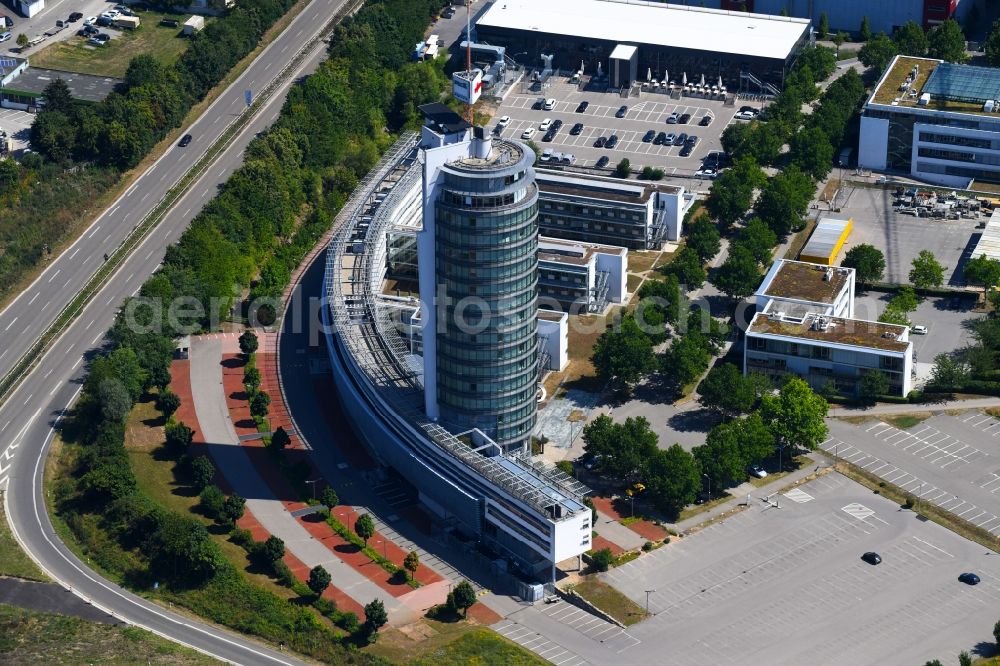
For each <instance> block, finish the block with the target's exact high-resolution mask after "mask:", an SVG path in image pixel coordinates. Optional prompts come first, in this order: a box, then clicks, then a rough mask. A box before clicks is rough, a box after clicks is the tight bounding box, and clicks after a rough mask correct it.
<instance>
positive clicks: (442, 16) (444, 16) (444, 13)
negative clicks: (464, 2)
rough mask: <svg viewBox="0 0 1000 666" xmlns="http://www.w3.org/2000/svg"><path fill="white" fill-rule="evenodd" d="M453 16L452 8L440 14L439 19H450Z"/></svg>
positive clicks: (453, 9)
mask: <svg viewBox="0 0 1000 666" xmlns="http://www.w3.org/2000/svg"><path fill="white" fill-rule="evenodd" d="M454 15H455V8H454V7H448V8H446V9H445V10H444V11H443V12H441V18H446V19H450V18H451V17H452V16H454Z"/></svg>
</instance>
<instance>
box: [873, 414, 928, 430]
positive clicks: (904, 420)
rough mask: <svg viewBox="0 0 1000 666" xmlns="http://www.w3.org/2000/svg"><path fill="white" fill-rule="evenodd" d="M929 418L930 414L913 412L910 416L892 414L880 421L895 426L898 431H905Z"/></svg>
mask: <svg viewBox="0 0 1000 666" xmlns="http://www.w3.org/2000/svg"><path fill="white" fill-rule="evenodd" d="M931 416H932V414H931V413H930V412H914V413H912V414H894V415H892V416H885V417H883V418H882V420H883V421H885V422H886V423H889V424H892V425H894V426H896V427H897V428H899V429H900V430H906V429H907V428H912V427H913V426H915V425H917V424H918V423H921V422H923V421H926V420H927V419H929V418H930V417H931Z"/></svg>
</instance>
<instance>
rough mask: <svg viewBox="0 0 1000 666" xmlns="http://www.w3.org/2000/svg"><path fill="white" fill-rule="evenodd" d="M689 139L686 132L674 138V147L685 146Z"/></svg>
mask: <svg viewBox="0 0 1000 666" xmlns="http://www.w3.org/2000/svg"><path fill="white" fill-rule="evenodd" d="M687 138H688V135H687V134H685V133H684V132H681V133H680V134H678V135H677V136H675V137H674V145H675V146H683V145H684V142H685V141H687Z"/></svg>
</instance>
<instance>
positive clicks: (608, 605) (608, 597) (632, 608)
mask: <svg viewBox="0 0 1000 666" xmlns="http://www.w3.org/2000/svg"><path fill="white" fill-rule="evenodd" d="M569 590H572V591H573V592H575V593H577V594H579V595H580V596H581V597H583V598H584V599H586V600H587V601H589V602H590V603H592V604H594V606H596V607H597V608H600V609H601V610H602V611H604V612H605V613H607V614H608V615H610V616H611V617H613V618H615V619H616V620H618V621H619V622H621V623H622V624H624V625H625V626H626V627H628V626H630V625H633V624H636V623H637V622H641V621H642V620H644V619H646V609H644V608H643V607H642V606H640V605H639V604H637V603H635V602H634V601H632V600H631V599H629V598H628V597H627V596H625V595H624V594H622V593H621V592H619V591H618V590H617V589H615V588H614V587H612V586H610V585H608V584H607V583H605V582H604V581H602V580H599V579H598V578H595V577H594V576H589V577H587V578H586V579H584V580H581V581H580V582H579V583H576V584H574V585H573V586H572V587H571V588H568V589H567V591H569Z"/></svg>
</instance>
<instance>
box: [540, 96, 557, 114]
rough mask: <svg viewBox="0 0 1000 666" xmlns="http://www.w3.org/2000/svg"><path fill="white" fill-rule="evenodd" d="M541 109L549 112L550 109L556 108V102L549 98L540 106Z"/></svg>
mask: <svg viewBox="0 0 1000 666" xmlns="http://www.w3.org/2000/svg"><path fill="white" fill-rule="evenodd" d="M542 108H543V109H545V110H546V111H551V110H552V109H554V108H556V101H555V100H554V99H552V98H551V97H550V98H549V99H547V100H545V104H543V105H542Z"/></svg>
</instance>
